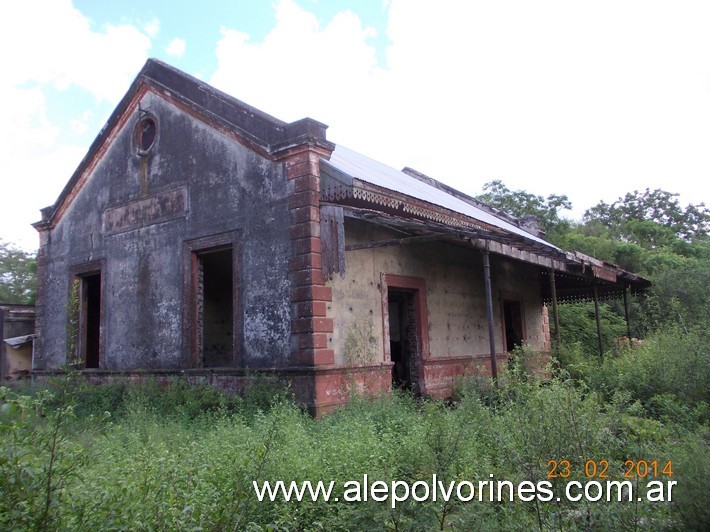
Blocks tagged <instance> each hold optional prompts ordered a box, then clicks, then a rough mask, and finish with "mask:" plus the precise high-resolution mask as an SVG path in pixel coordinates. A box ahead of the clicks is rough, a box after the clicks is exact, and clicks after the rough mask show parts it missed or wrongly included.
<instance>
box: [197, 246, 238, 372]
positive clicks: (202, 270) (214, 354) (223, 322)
mask: <svg viewBox="0 0 710 532" xmlns="http://www.w3.org/2000/svg"><path fill="white" fill-rule="evenodd" d="M197 263H198V264H197V267H198V276H197V285H198V286H197V321H198V346H197V348H198V354H200V353H201V355H202V366H203V367H206V368H207V367H219V366H232V365H234V281H233V278H234V277H233V273H234V272H233V266H232V264H233V261H232V249H231V248H228V249H221V250H216V251H209V252H203V253H199V254H197Z"/></svg>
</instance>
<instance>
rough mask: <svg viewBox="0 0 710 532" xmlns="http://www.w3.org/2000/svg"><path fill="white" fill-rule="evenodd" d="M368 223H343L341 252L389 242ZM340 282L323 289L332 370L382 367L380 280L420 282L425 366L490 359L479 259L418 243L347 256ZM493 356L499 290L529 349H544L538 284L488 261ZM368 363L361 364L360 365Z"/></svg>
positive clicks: (526, 271) (530, 273)
mask: <svg viewBox="0 0 710 532" xmlns="http://www.w3.org/2000/svg"><path fill="white" fill-rule="evenodd" d="M395 236H396V235H394V234H393V233H391V232H389V231H387V230H384V229H382V228H379V227H377V226H375V225H372V224H369V223H367V222H361V221H355V220H351V219H346V221H345V238H346V245H350V244H356V243H366V242H372V241H377V240H387V239H390V238H394V237H395ZM345 267H346V269H345V276H344V278H341V277H340V276H339V275H337V274H336V275H335V276H334V277H333V279H332V280H331V281H330V283H329V286H331V287H332V289H333V302H332V303H331V304H330V307H329V315H331V316H332V317H333V320H334V332H333V334H331V335H330V336H329V343H330V345H331V346H332V348H333V349H334V350H335V356H336V363H340V364H350V363H353V362H355V363H358V362H365V361H367V362H380V361H384V345H383V323H382V298H381V292H380V279H381V274H382V273H387V274H396V275H403V276H412V277H420V278H424V279H425V280H426V284H427V306H428V317H429V346H430V354H431V358H432V359H433V358H447V357H471V356H472V355H485V354H488V353H489V344H488V324H487V320H486V307H485V287H484V284H483V260H482V256H481V254H480V252H479V251H476V250H474V249H470V250H469V249H465V248H462V247H458V246H454V245H450V244H444V243H419V244H409V245H400V246H392V247H380V248H374V249H361V250H353V251H347V252H346V254H345ZM491 270H492V279H491V281H492V288H493V294H494V299H493V313H494V319H495V330H496V339H495V340H496V350H497V351H499V352H500V351H502V348H503V343H502V341H503V330H502V324H501V318H502V316H501V298H500V292H501V290H504V291H507V292H515V293H517V294H519V295H520V297H522V300H523V313H524V319H525V327H526V331H527V341H528V343H529V344H530V345H531V346H532V347H533V348H535V349H537V350H543V349H544V348H545V345H544V341H545V336H544V330H543V312H542V302H541V297H540V284H539V283H540V277H539V273H538V271H537V270H536V269H535V268H534V267H533V266H528V265H526V264H524V263H520V262H513V261H509V260H506V259H504V258H503V257H499V256H492V257H491ZM363 359H366V360H363Z"/></svg>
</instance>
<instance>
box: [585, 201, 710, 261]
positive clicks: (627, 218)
mask: <svg viewBox="0 0 710 532" xmlns="http://www.w3.org/2000/svg"><path fill="white" fill-rule="evenodd" d="M584 221H585V222H586V223H589V222H598V223H600V224H602V225H603V226H604V227H606V228H607V229H608V231H609V233H610V235H611V236H614V237H616V238H619V239H621V240H624V241H627V242H636V243H638V244H641V245H643V246H644V247H648V248H651V249H657V248H659V247H665V246H668V245H671V244H673V242H674V240H676V239H682V240H685V241H692V240H696V239H704V238H707V237H708V235H709V234H710V210H709V209H708V208H707V207H706V206H705V204H704V203H699V204H697V205H694V204H692V203H691V204H689V205H687V206H685V207H683V206H682V205H681V204H680V202H679V201H678V194H675V193H672V192H667V191H665V190H660V189H656V190H653V191H651V190H650V189H648V188H647V189H646V190H645V191H644V192H639V191H638V190H634V191H633V192H629V193H628V194H626V195H625V196H624V197H622V198H619V199H618V200H616V201H615V202H614V203H612V204H608V203H605V202H603V201H602V202H599V203H598V204H597V205H596V206H594V207H592V208H591V209H588V210H587V211H586V212H585V213H584Z"/></svg>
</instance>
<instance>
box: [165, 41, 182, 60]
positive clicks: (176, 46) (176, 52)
mask: <svg viewBox="0 0 710 532" xmlns="http://www.w3.org/2000/svg"><path fill="white" fill-rule="evenodd" d="M165 52H166V53H167V54H168V55H170V56H173V57H182V56H183V54H184V53H185V41H184V40H183V39H180V38H175V39H173V40H172V41H170V43H169V44H168V46H167V47H166V48H165Z"/></svg>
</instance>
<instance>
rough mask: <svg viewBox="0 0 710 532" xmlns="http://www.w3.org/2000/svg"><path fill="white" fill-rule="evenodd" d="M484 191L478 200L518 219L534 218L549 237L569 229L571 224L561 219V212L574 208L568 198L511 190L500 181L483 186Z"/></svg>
mask: <svg viewBox="0 0 710 532" xmlns="http://www.w3.org/2000/svg"><path fill="white" fill-rule="evenodd" d="M483 190H484V192H483V194H481V195H480V196H478V199H480V200H481V201H484V202H486V203H487V204H488V205H490V206H491V207H494V208H496V209H498V210H500V211H503V212H504V213H507V214H510V215H512V216H515V217H517V218H522V217H524V216H534V217H535V218H537V220H538V222H539V223H540V227H541V228H542V230H543V231H545V232H546V233H548V237H552V236H554V235H556V234H558V233H561V232H564V231H565V230H566V229H567V228H568V225H569V222H568V221H567V220H565V219H563V218H561V217H560V211H563V210H569V209H571V208H572V204H571V203H570V201H569V198H567V196H564V195H563V196H558V195H557V194H550V195H549V196H548V197H547V198H545V197H543V196H538V195H535V194H530V193H529V192H526V191H524V190H510V189H509V188H508V187H506V186H505V184H503V182H502V181H501V180H499V179H496V180H494V181H489V182H488V183H486V184H485V185H483Z"/></svg>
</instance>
